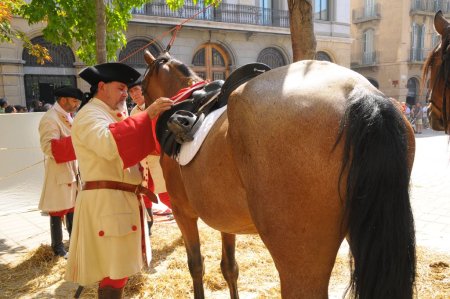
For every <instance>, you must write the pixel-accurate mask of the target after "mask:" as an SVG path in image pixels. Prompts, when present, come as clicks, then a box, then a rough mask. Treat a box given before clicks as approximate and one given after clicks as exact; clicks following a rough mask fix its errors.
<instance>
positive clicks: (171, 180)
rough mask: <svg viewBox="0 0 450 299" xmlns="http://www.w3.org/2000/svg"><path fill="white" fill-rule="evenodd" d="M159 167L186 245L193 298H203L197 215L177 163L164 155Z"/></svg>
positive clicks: (202, 272)
mask: <svg viewBox="0 0 450 299" xmlns="http://www.w3.org/2000/svg"><path fill="white" fill-rule="evenodd" d="M161 167H162V170H163V174H164V179H165V181H166V187H167V191H168V192H169V195H170V200H171V205H172V212H173V215H174V217H175V221H176V222H177V225H178V228H179V229H180V231H181V234H182V236H183V240H184V246H185V247H186V252H187V258H188V266H189V272H190V273H191V277H192V282H193V285H194V298H195V299H203V298H205V293H204V289H203V274H204V264H203V257H202V254H201V251H200V237H199V232H198V226H197V220H198V216H197V215H196V213H195V212H194V211H193V209H192V208H191V206H190V205H189V201H188V198H187V195H186V190H185V189H184V185H183V181H182V178H181V173H180V167H179V165H178V164H177V163H176V162H175V161H174V160H172V159H170V158H169V157H167V156H166V155H163V156H162V157H161Z"/></svg>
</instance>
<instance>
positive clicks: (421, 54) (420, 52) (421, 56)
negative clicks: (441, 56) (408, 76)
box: [409, 48, 430, 63]
mask: <svg viewBox="0 0 450 299" xmlns="http://www.w3.org/2000/svg"><path fill="white" fill-rule="evenodd" d="M429 53H430V49H424V48H411V49H410V50H409V62H419V63H422V62H424V61H425V59H427V57H428V54H429Z"/></svg>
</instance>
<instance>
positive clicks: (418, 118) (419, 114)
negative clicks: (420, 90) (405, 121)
mask: <svg viewBox="0 0 450 299" xmlns="http://www.w3.org/2000/svg"><path fill="white" fill-rule="evenodd" d="M422 118H423V110H422V105H421V104H420V102H417V103H416V107H415V108H414V119H415V125H416V133H417V134H422V130H423V120H422Z"/></svg>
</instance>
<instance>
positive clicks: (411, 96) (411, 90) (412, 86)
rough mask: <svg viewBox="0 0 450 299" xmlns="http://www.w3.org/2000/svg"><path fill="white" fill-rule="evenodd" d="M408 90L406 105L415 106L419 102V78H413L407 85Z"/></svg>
mask: <svg viewBox="0 0 450 299" xmlns="http://www.w3.org/2000/svg"><path fill="white" fill-rule="evenodd" d="M406 87H407V88H408V94H407V95H406V103H407V104H409V105H411V106H412V105H415V104H416V101H417V92H418V91H419V80H417V78H414V77H411V78H409V79H408V82H407V83H406Z"/></svg>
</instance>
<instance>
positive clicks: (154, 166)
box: [128, 80, 172, 235]
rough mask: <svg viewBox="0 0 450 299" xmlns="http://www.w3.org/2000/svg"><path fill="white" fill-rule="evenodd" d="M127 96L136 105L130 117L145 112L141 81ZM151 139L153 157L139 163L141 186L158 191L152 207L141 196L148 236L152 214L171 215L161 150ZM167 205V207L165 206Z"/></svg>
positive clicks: (131, 86)
mask: <svg viewBox="0 0 450 299" xmlns="http://www.w3.org/2000/svg"><path fill="white" fill-rule="evenodd" d="M128 94H129V96H130V98H131V100H132V101H133V102H134V103H135V104H136V105H135V106H134V107H133V109H132V110H131V112H130V116H131V115H135V114H137V113H141V112H144V110H145V99H144V95H143V93H142V80H137V81H136V82H134V83H132V84H128ZM156 120H157V119H156V118H155V119H153V120H152V125H153V126H152V128H153V129H154V128H155V127H156ZM153 138H154V140H155V142H156V143H157V150H156V152H155V153H154V154H153V155H148V156H147V157H145V158H144V159H143V160H142V161H141V162H140V164H141V170H142V173H143V176H144V181H143V183H142V184H143V186H145V187H147V188H148V189H150V190H151V191H152V192H155V190H156V191H159V193H158V194H157V197H158V203H157V204H156V205H155V206H153V205H152V202H151V201H150V199H149V198H147V197H146V196H145V195H143V198H144V203H145V207H146V209H147V212H148V214H149V215H150V216H151V220H150V221H148V231H149V235H151V228H152V225H153V214H156V215H170V214H172V209H171V208H170V207H169V206H170V199H169V195H168V193H167V191H166V187H165V182H164V178H163V176H162V170H161V166H160V165H159V158H160V155H161V148H160V146H159V144H158V141H157V139H156V132H153ZM154 174H157V175H159V177H158V178H157V180H156V181H155V177H153V176H152V175H154ZM156 183H158V186H156ZM161 199H163V200H164V201H165V202H164V203H163V202H161ZM166 203H167V205H169V206H167V205H166ZM155 208H156V209H155Z"/></svg>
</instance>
